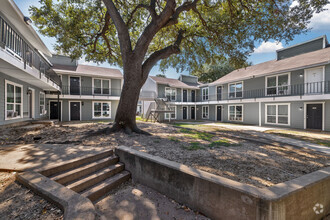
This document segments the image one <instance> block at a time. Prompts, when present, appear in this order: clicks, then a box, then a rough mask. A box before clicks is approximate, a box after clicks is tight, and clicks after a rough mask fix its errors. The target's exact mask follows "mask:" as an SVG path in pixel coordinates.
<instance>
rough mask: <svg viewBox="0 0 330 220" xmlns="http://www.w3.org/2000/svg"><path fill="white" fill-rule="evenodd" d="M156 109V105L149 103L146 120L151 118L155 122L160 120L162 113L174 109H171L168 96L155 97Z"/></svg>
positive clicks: (170, 111)
mask: <svg viewBox="0 0 330 220" xmlns="http://www.w3.org/2000/svg"><path fill="white" fill-rule="evenodd" d="M155 104H156V109H155V105H151V104H150V105H149V108H148V110H147V114H146V121H148V120H149V119H150V120H151V121H152V120H153V121H154V122H156V121H157V122H160V118H159V116H160V114H164V113H172V112H173V110H172V109H171V107H170V105H169V104H168V103H167V98H156V99H155Z"/></svg>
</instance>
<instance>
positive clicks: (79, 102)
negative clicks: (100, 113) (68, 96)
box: [69, 100, 82, 121]
mask: <svg viewBox="0 0 330 220" xmlns="http://www.w3.org/2000/svg"><path fill="white" fill-rule="evenodd" d="M71 102H79V103H80V112H79V113H80V120H79V121H81V112H82V111H81V110H82V109H81V101H74V100H71V101H69V121H71Z"/></svg>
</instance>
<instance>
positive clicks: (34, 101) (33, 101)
mask: <svg viewBox="0 0 330 220" xmlns="http://www.w3.org/2000/svg"><path fill="white" fill-rule="evenodd" d="M28 90H31V91H32V93H31V96H30V98H31V99H32V100H30V99H29V98H28V103H29V109H28V111H30V107H31V111H32V112H31V113H32V114H31V119H35V116H36V115H35V111H36V108H35V105H36V98H35V95H36V90H35V89H34V88H31V87H28ZM45 97H46V96H45ZM30 101H31V102H32V106H30ZM22 104H23V103H22ZM39 104H40V103H39ZM29 113H30V112H29ZM29 118H30V115H29Z"/></svg>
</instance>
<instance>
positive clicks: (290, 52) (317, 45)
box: [277, 38, 323, 60]
mask: <svg viewBox="0 0 330 220" xmlns="http://www.w3.org/2000/svg"><path fill="white" fill-rule="evenodd" d="M322 48H323V38H319V39H316V40H313V41H310V42H308V43H305V44H300V45H297V46H294V47H290V48H287V49H284V50H280V51H277V59H278V60H282V59H285V58H288V57H293V56H296V55H299V54H303V53H308V52H312V51H315V50H320V49H322Z"/></svg>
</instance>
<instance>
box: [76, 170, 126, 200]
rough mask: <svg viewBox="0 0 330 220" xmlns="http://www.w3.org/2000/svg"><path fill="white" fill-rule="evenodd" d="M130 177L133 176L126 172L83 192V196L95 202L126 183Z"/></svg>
mask: <svg viewBox="0 0 330 220" xmlns="http://www.w3.org/2000/svg"><path fill="white" fill-rule="evenodd" d="M130 176H131V174H130V173H129V172H128V171H126V170H125V171H123V172H120V173H118V174H116V175H114V176H112V177H110V178H108V179H106V180H104V181H103V182H101V183H99V184H97V185H95V186H93V187H92V188H90V189H88V190H86V191H85V192H83V193H82V194H81V195H82V196H84V197H86V198H88V199H90V200H91V201H92V202H94V201H96V200H97V199H99V198H101V197H102V196H103V195H105V194H106V193H107V192H109V191H110V190H112V189H114V188H115V187H117V186H119V185H120V184H122V183H124V182H126V181H127V180H128V179H129V178H130Z"/></svg>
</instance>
